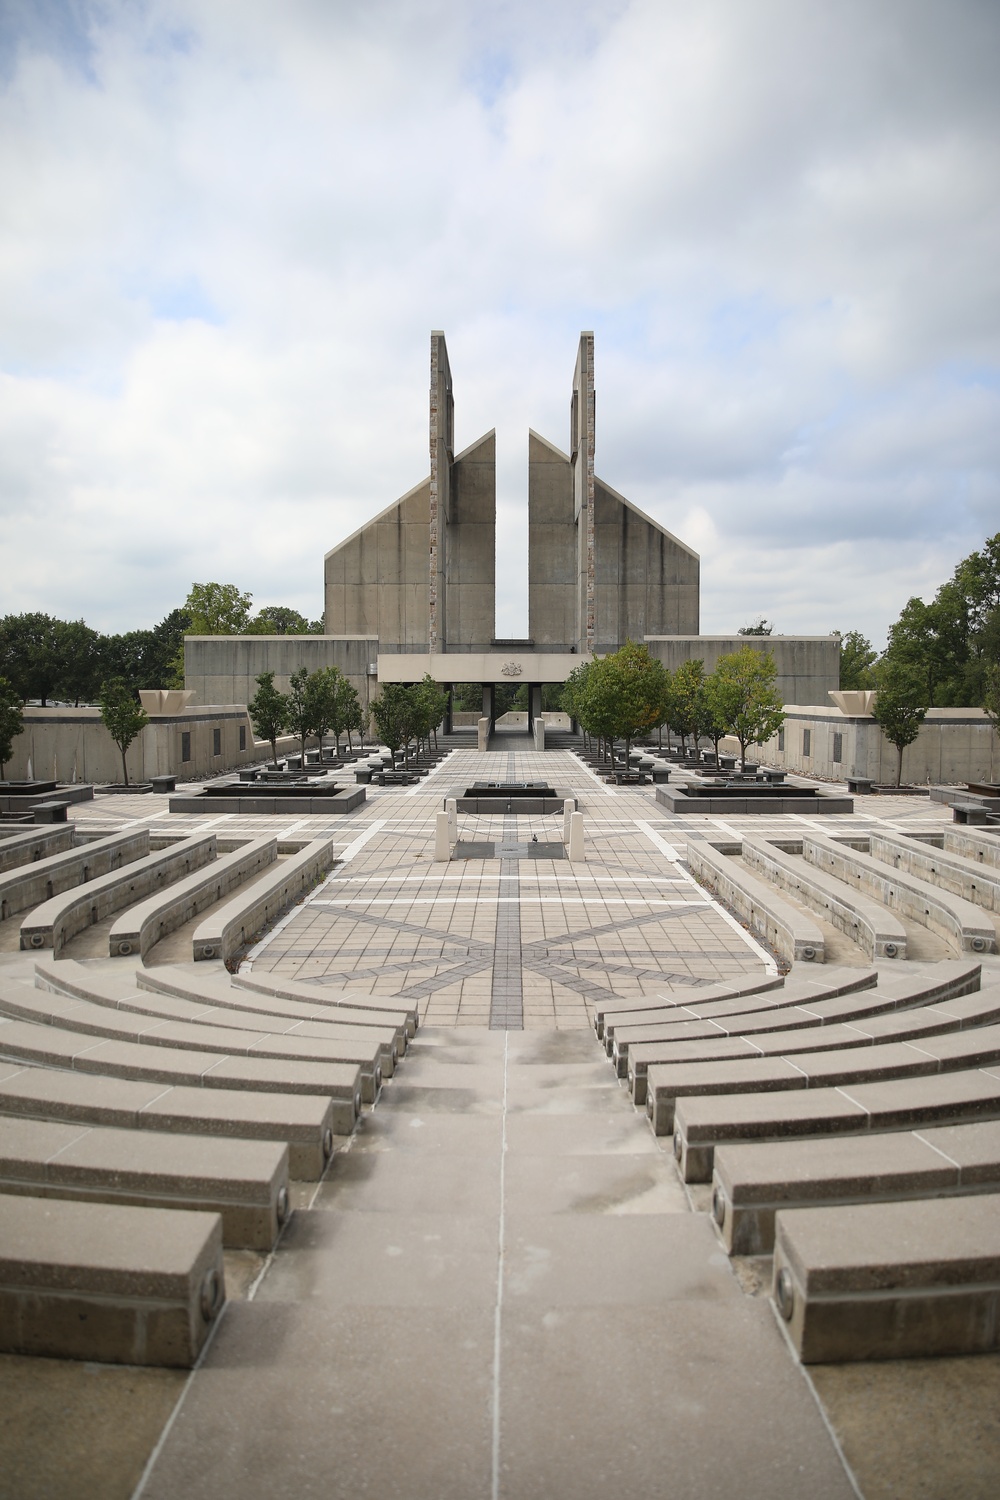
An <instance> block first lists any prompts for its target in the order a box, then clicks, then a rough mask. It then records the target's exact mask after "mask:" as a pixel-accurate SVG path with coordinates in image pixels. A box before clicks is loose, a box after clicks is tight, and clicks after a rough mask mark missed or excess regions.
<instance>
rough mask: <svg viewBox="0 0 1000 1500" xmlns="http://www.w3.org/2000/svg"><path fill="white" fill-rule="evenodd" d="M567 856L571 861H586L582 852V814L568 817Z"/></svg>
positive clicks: (578, 813)
mask: <svg viewBox="0 0 1000 1500" xmlns="http://www.w3.org/2000/svg"><path fill="white" fill-rule="evenodd" d="M566 852H567V854H568V855H569V858H570V859H571V860H574V859H586V857H587V856H586V855H585V854H584V852H583V813H582V812H575V813H572V814H571V815H570V820H569V848H568V849H567V851H566Z"/></svg>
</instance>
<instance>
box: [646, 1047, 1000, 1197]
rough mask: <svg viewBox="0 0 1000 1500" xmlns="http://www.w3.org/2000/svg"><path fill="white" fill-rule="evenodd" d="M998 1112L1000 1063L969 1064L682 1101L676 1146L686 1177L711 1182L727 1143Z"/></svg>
mask: <svg viewBox="0 0 1000 1500" xmlns="http://www.w3.org/2000/svg"><path fill="white" fill-rule="evenodd" d="M998 1118H1000V1068H992V1069H991V1068H965V1069H959V1070H957V1071H956V1072H954V1073H939V1074H936V1075H934V1076H930V1077H925V1078H897V1079H889V1080H887V1081H883V1082H879V1083H860V1084H858V1083H855V1084H851V1085H849V1086H844V1087H841V1088H817V1089H807V1090H806V1091H805V1092H804V1093H776V1094H767V1093H761V1094H720V1095H714V1096H713V1095H707V1096H701V1097H697V1096H691V1097H689V1098H686V1099H679V1100H678V1101H677V1110H676V1114H675V1116H674V1138H673V1147H674V1156H675V1157H676V1159H677V1163H678V1166H679V1168H680V1172H681V1176H682V1178H683V1180H684V1181H685V1182H711V1180H712V1171H713V1165H714V1159H715V1152H716V1150H717V1149H718V1148H719V1147H720V1146H723V1145H726V1144H728V1143H733V1142H735V1143H739V1142H743V1141H769V1142H780V1141H786V1140H800V1139H807V1138H808V1139H812V1138H814V1137H817V1136H829V1135H852V1136H863V1135H866V1134H868V1133H870V1132H885V1131H889V1130H910V1129H915V1128H916V1127H917V1126H921V1125H935V1124H945V1123H960V1122H963V1121H973V1120H980V1119H986V1120H989V1119H998Z"/></svg>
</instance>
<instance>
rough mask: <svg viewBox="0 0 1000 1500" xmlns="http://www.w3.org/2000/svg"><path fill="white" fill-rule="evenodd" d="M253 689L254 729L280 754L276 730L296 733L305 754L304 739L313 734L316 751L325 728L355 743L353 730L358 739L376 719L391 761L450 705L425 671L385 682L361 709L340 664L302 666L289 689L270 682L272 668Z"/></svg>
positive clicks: (432, 728)
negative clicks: (417, 677) (417, 678)
mask: <svg viewBox="0 0 1000 1500" xmlns="http://www.w3.org/2000/svg"><path fill="white" fill-rule="evenodd" d="M254 680H255V681H256V683H257V692H256V693H255V694H254V696H253V698H251V700H250V702H249V703H248V704H247V712H248V713H249V715H250V722H251V724H252V725H253V730H254V734H256V735H257V737H258V738H259V739H262V740H267V741H268V742H269V744H270V746H271V754H272V756H273V758H274V759H275V760H277V758H278V745H277V741H278V736H279V734H294V735H295V736H296V738H297V739H298V741H299V744H300V746H301V750H302V758H303V760H305V752H306V740H307V739H310V738H312V739H315V740H316V742H317V744H318V745H319V748H320V751H321V752H322V749H323V742H324V740H325V739H326V736H327V735H328V734H333V735H335V736H336V742H337V744H338V745H339V743H340V737H341V735H343V734H346V735H347V746H348V750H349V751H350V750H351V749H352V748H353V746H352V742H351V735H352V734H353V733H357V734H358V735H359V736H360V737H361V739H362V741H363V740H364V738H365V737H366V736H367V735H368V734H369V733H370V730H371V724H372V722H374V724H375V726H376V728H377V729H378V732H379V735H380V737H381V741H382V743H383V744H384V745H386V746H387V747H388V749H389V751H390V752H391V754H392V757H393V762H395V758H396V756H397V755H398V753H399V751H400V750H401V749H404V748H405V747H407V746H408V745H409V744H410V742H411V741H412V740H416V741H417V742H418V743H420V742H422V741H428V742H429V740H430V738H431V736H432V735H433V736H434V738H435V740H436V738H437V728H438V725H439V724H440V723H441V720H442V719H443V718H444V714H445V710H446V709H447V707H448V695H447V693H445V692H444V691H443V689H441V688H440V687H439V686H438V684H437V683H436V682H434V681H433V679H432V678H431V677H430V675H429V674H427V675H425V676H424V678H423V680H422V681H421V682H417V683H413V684H404V683H395V682H389V683H386V684H385V685H384V686H383V688H382V691H381V692H380V694H379V695H378V697H377V698H374V699H373V700H372V702H371V703H370V704H369V706H368V708H367V709H365V708H363V707H362V705H361V700H360V698H359V697H358V693H357V689H356V688H355V687H354V685H353V684H352V683H351V682H350V681H348V679H347V678H346V677H345V676H344V674H343V672H341V670H340V668H339V667H321V668H320V669H319V670H318V671H316V672H307V671H306V669H305V667H300V669H299V670H298V671H297V672H293V673H292V675H291V677H290V678H289V680H288V692H287V693H282V692H281V691H280V690H279V689H278V688H276V687H275V685H274V673H273V672H262V673H261V674H260V676H259V677H257V678H255V679H254Z"/></svg>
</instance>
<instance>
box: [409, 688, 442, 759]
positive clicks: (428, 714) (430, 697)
mask: <svg viewBox="0 0 1000 1500" xmlns="http://www.w3.org/2000/svg"><path fill="white" fill-rule="evenodd" d="M415 696H416V699H417V708H418V713H419V718H420V722H419V725H418V730H417V733H418V737H419V738H421V739H424V740H426V741H427V744H428V745H429V744H430V742H431V735H433V736H434V745H435V748H436V747H437V732H438V725H439V724H440V723H441V720H442V719H443V718H444V716H445V714H446V713H447V711H448V694H447V693H446V692H445V691H444V689H443V688H442V687H441V686H440V685H439V684H438V683H436V682H435V681H434V679H433V677H432V676H431V674H430V673H429V672H425V673H424V675H423V677H422V678H421V679H420V681H419V682H418V683H417V685H416V694H415Z"/></svg>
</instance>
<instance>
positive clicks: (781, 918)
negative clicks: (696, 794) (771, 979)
mask: <svg viewBox="0 0 1000 1500" xmlns="http://www.w3.org/2000/svg"><path fill="white" fill-rule="evenodd" d="M687 862H688V867H689V869H690V871H691V873H692V875H694V876H695V878H696V879H697V880H699V881H700V882H701V884H702V885H704V886H707V887H708V889H709V890H710V891H713V892H714V893H715V894H716V895H717V896H718V897H719V899H720V900H721V901H725V902H726V904H727V905H728V906H731V907H732V908H733V910H734V911H735V912H736V915H737V916H738V917H740V918H741V919H742V920H743V921H744V922H746V923H747V925H748V926H749V928H750V930H751V932H755V933H757V935H758V937H762V938H763V939H764V941H765V942H766V943H769V944H770V945H771V947H772V948H773V949H774V951H775V952H776V953H780V954H782V955H783V957H785V958H791V959H797V960H801V961H802V962H805V963H820V964H821V963H824V962H825V960H826V951H825V948H824V941H823V934H822V933H821V932H820V930H819V928H818V927H817V926H816V923H815V922H812V921H810V919H809V918H808V917H807V916H806V915H805V913H804V912H801V911H797V910H796V908H795V907H794V906H790V905H789V904H788V902H787V901H782V899H781V897H780V896H779V895H778V894H777V892H776V891H775V889H774V886H773V885H768V884H765V882H764V881H762V880H756V879H754V877H753V876H752V875H750V874H749V873H748V872H747V871H746V870H741V869H740V867H739V865H734V864H733V861H732V860H731V859H729V858H728V856H727V855H725V854H720V853H719V851H718V850H717V849H713V848H712V846H711V844H706V843H695V842H694V841H693V840H692V841H691V842H690V843H689V844H688V847H687Z"/></svg>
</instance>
